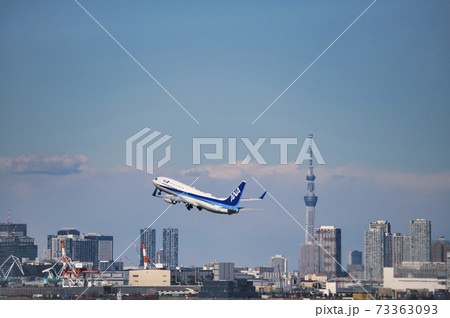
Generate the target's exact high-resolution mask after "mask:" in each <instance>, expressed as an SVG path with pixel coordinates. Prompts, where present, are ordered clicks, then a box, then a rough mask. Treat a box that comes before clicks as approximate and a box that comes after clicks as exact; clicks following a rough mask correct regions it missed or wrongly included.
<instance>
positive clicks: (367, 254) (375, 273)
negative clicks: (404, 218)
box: [364, 221, 392, 280]
mask: <svg viewBox="0 0 450 318" xmlns="http://www.w3.org/2000/svg"><path fill="white" fill-rule="evenodd" d="M390 231H391V225H390V223H389V222H387V221H375V222H371V223H370V225H369V231H365V232H364V273H365V276H366V278H369V279H378V280H381V279H382V278H383V267H385V263H390V264H392V236H391V234H390ZM389 241H390V243H389ZM386 247H387V249H386ZM389 248H390V252H389ZM389 255H390V257H389Z"/></svg>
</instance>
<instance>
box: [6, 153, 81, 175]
mask: <svg viewBox="0 0 450 318" xmlns="http://www.w3.org/2000/svg"><path fill="white" fill-rule="evenodd" d="M88 161H89V160H88V158H87V157H86V156H84V155H68V154H22V155H20V156H18V157H16V158H0V169H1V170H9V171H12V172H14V173H19V174H50V175H66V174H73V173H80V172H81V171H83V170H84V169H86V168H87V163H88Z"/></svg>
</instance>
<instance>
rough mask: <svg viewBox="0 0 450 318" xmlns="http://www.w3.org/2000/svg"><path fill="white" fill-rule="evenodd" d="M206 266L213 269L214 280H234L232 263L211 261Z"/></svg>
mask: <svg viewBox="0 0 450 318" xmlns="http://www.w3.org/2000/svg"><path fill="white" fill-rule="evenodd" d="M208 268H211V269H212V270H213V274H214V280H228V281H229V280H234V263H229V262H212V263H209V264H208Z"/></svg>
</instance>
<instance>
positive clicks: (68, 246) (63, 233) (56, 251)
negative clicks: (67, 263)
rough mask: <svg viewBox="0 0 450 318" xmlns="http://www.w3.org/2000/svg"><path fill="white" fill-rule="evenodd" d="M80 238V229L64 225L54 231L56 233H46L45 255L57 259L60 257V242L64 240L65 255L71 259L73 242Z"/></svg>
mask: <svg viewBox="0 0 450 318" xmlns="http://www.w3.org/2000/svg"><path fill="white" fill-rule="evenodd" d="M79 239H80V231H78V230H77V229H75V228H73V227H64V228H61V229H59V230H58V232H56V235H53V234H50V235H47V250H46V251H45V254H46V256H47V257H48V256H49V257H50V259H52V260H54V261H57V260H59V259H60V258H62V248H61V242H64V246H65V250H66V255H67V256H68V257H70V258H71V259H73V246H74V244H73V242H74V241H76V240H79Z"/></svg>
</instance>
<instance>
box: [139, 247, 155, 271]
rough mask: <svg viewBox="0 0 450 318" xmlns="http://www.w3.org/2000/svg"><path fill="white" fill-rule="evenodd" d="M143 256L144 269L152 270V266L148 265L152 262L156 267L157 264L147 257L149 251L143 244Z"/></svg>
mask: <svg viewBox="0 0 450 318" xmlns="http://www.w3.org/2000/svg"><path fill="white" fill-rule="evenodd" d="M142 255H143V256H144V269H149V268H150V266H149V265H150V264H149V263H148V261H150V262H151V263H152V264H153V266H155V267H156V265H155V263H153V261H152V260H151V259H150V258H148V257H147V251H146V250H145V244H144V243H143V242H142Z"/></svg>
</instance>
